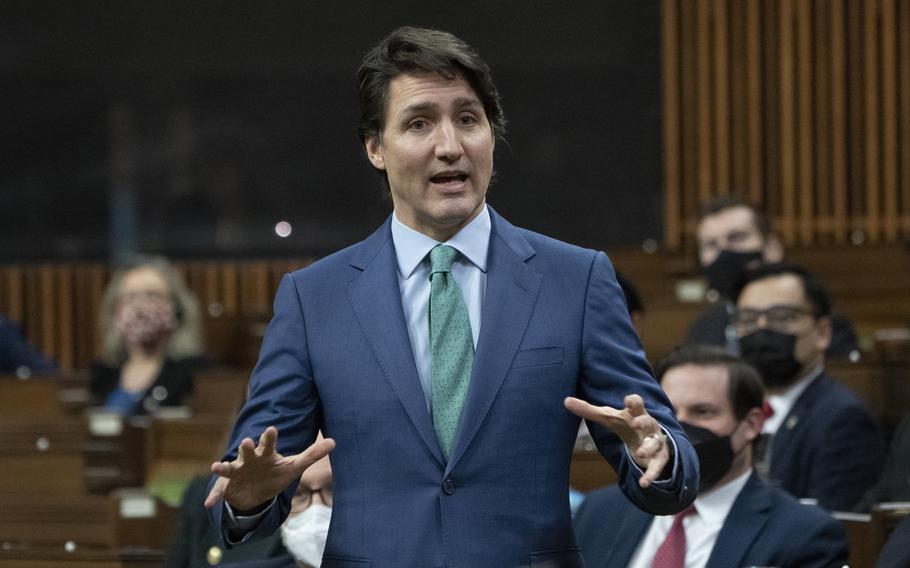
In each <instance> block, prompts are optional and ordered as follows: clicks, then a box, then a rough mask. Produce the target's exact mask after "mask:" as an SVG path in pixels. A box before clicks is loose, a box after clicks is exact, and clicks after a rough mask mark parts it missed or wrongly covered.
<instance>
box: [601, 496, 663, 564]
mask: <svg viewBox="0 0 910 568" xmlns="http://www.w3.org/2000/svg"><path fill="white" fill-rule="evenodd" d="M616 516H617V518H618V519H621V522H619V528H618V530H617V531H616V534H615V535H613V537H612V539H613V546H612V547H611V548H610V555H609V557H608V558H605V559H604V562H603V563H602V564H597V565H594V566H591V568H598V566H628V565H629V562H631V561H632V555H633V554H635V550H636V549H637V548H638V545H639V543H641V541H642V539H643V538H645V534H646V533H647V531H648V529H649V528H651V523H652V522H653V521H654V515H649V514H648V513H645V512H644V511H642V510H641V509H639V508H638V507H635V506H633V505H631V503H630V504H629V506H628V507H626V508H625V509H623V510H621V511H619V512H618V514H617V515H616Z"/></svg>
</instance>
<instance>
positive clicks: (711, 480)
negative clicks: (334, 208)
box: [575, 346, 847, 568]
mask: <svg viewBox="0 0 910 568" xmlns="http://www.w3.org/2000/svg"><path fill="white" fill-rule="evenodd" d="M657 375H658V377H659V378H660V380H661V385H662V386H663V388H664V391H665V392H666V393H667V396H669V397H670V401H671V402H672V403H673V406H674V408H675V409H676V413H677V417H678V418H679V420H680V422H681V423H682V424H683V426H684V427H685V428H686V430H687V431H688V432H689V438H690V439H691V440H692V442H693V443H694V444H695V449H696V451H697V452H698V457H699V460H700V461H701V488H700V489H699V495H698V498H697V499H696V500H695V504H694V505H695V506H694V511H692V512H690V513H689V514H684V513H680V514H679V515H677V517H676V518H674V517H655V516H654V515H650V514H648V513H645V512H643V511H641V510H639V509H637V508H635V507H632V506H630V505H629V504H628V502H627V500H626V499H624V498H623V497H622V495H621V493H620V492H619V490H618V489H617V488H616V487H610V488H607V489H602V490H600V491H597V492H595V493H592V494H591V495H589V496H588V498H587V499H586V500H585V502H584V503H583V504H582V506H581V508H580V509H579V512H578V515H577V516H576V519H575V524H576V531H577V533H578V542H579V544H580V545H581V549H582V553H583V554H584V557H585V562H586V563H587V565H588V567H589V568H608V567H616V568H644V567H648V568H650V567H651V566H659V567H664V566H672V565H674V564H672V563H671V564H667V563H666V562H667V561H666V558H665V556H666V554H663V553H662V552H661V551H662V550H666V549H665V547H671V546H672V543H673V540H674V539H673V537H672V536H671V535H674V534H676V533H675V532H674V527H676V531H677V532H679V531H682V534H681V535H679V536H681V538H682V543H683V547H682V550H683V552H682V553H681V554H680V555H679V557H678V558H677V563H676V564H675V565H676V566H679V567H682V566H685V567H687V568H729V567H733V566H777V567H780V568H785V567H793V568H811V567H820V568H821V567H840V566H843V565H844V564H845V563H846V561H847V544H846V536H845V534H844V530H843V528H842V527H841V525H840V523H838V522H837V521H836V520H834V518H832V517H831V516H830V515H829V514H827V513H826V512H824V511H823V510H821V509H819V508H817V507H813V506H811V505H802V504H800V503H798V502H797V501H796V500H795V499H793V498H792V497H791V496H789V495H787V494H786V493H785V492H783V491H781V490H779V489H775V488H773V487H770V486H768V485H767V484H766V483H764V482H763V481H762V480H761V479H759V477H758V476H757V475H756V474H755V472H753V470H752V450H753V441H754V440H756V439H757V438H758V436H759V434H760V433H761V427H762V422H763V420H764V415H763V413H762V403H763V400H764V387H763V385H762V382H761V378H760V377H759V376H758V374H757V373H756V372H755V370H754V369H753V368H751V367H750V366H748V365H746V364H745V363H743V362H742V361H740V360H739V359H737V358H736V357H733V356H732V355H728V354H726V353H725V352H724V351H723V349H721V348H719V347H708V346H689V347H683V348H681V349H679V350H677V351H675V352H673V353H671V354H670V355H668V356H667V358H666V359H665V360H664V361H662V362H661V364H660V365H659V366H658V369H657ZM677 524H678V525H679V526H678V527H677V526H676V525H677ZM664 543H667V544H666V545H665V544H664Z"/></svg>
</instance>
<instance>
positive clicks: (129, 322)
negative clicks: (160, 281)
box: [114, 293, 177, 347]
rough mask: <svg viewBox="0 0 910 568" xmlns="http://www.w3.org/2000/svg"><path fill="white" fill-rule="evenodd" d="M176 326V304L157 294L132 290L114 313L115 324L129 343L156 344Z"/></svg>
mask: <svg viewBox="0 0 910 568" xmlns="http://www.w3.org/2000/svg"><path fill="white" fill-rule="evenodd" d="M176 327H177V316H176V314H175V313H174V306H173V304H172V303H171V301H170V299H168V298H167V297H166V296H162V295H158V294H135V293H134V294H129V295H128V296H127V297H125V298H123V299H122V300H121V301H120V303H119V304H118V306H117V311H116V312H115V313H114V328H115V329H116V330H117V332H118V333H120V335H121V336H122V337H123V340H124V341H125V342H126V343H127V344H130V345H142V346H146V347H148V346H154V345H156V344H158V343H159V342H160V341H162V340H163V339H165V338H166V337H167V336H168V335H169V334H170V332H172V331H173V330H174V329H175V328H176Z"/></svg>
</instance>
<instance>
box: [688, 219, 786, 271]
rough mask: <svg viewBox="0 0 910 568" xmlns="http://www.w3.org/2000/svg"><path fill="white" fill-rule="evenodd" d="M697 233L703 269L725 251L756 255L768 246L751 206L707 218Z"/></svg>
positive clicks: (699, 257)
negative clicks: (753, 253)
mask: <svg viewBox="0 0 910 568" xmlns="http://www.w3.org/2000/svg"><path fill="white" fill-rule="evenodd" d="M696 233H697V237H698V259H699V261H700V262H701V265H702V266H703V267H704V266H708V265H710V264H711V263H712V262H714V261H715V259H717V256H718V255H719V254H720V252H721V251H723V250H729V251H733V252H753V251H758V250H763V249H764V247H765V239H764V238H763V237H762V234H761V233H760V232H759V230H758V227H757V226H756V225H755V218H754V215H753V214H752V211H751V210H749V208H748V207H731V208H730V209H724V210H723V211H720V212H719V213H716V214H714V215H710V216H708V217H705V218H704V219H702V220H701V222H700V223H699V224H698V227H697V229H696ZM766 260H777V259H766Z"/></svg>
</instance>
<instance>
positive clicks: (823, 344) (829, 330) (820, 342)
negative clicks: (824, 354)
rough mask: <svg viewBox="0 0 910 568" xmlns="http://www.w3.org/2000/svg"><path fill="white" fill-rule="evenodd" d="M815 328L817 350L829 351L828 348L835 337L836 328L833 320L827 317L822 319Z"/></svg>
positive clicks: (819, 319)
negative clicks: (832, 323)
mask: <svg viewBox="0 0 910 568" xmlns="http://www.w3.org/2000/svg"><path fill="white" fill-rule="evenodd" d="M815 326H816V330H817V335H816V338H815V348H816V349H818V350H819V351H827V350H828V346H829V345H831V340H832V338H833V337H834V328H833V326H832V325H831V318H830V317H827V316H824V317H820V318H818V322H816V324H815Z"/></svg>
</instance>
